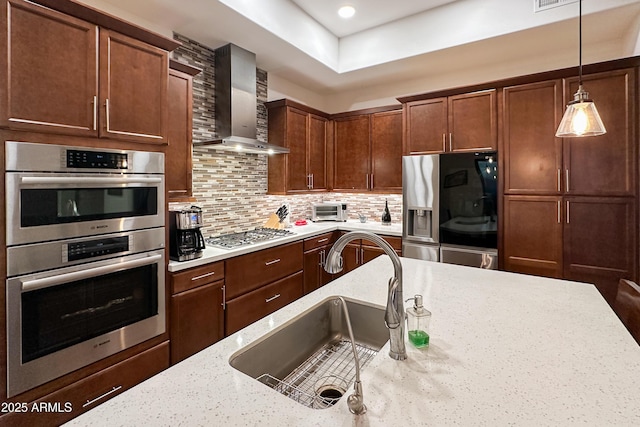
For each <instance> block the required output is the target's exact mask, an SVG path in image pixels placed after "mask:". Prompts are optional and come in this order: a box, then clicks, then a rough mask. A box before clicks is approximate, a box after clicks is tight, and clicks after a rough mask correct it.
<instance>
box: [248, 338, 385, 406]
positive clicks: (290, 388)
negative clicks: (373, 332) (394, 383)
mask: <svg viewBox="0 0 640 427" xmlns="http://www.w3.org/2000/svg"><path fill="white" fill-rule="evenodd" d="M355 346H356V351H357V353H358V357H359V359H360V369H361V370H362V368H363V367H364V366H366V365H367V364H368V363H369V361H370V360H371V359H372V358H373V357H374V356H375V355H376V354H378V351H377V350H374V349H372V348H369V347H367V346H365V345H361V344H358V343H356V345H355ZM355 369H356V366H355V360H354V358H353V349H352V347H351V341H349V340H340V341H336V342H334V343H331V344H328V345H326V346H324V347H322V348H321V349H319V350H318V351H316V352H315V353H313V354H312V355H311V356H310V357H309V358H308V359H307V360H305V361H304V362H303V363H302V364H301V365H300V366H299V367H297V368H296V369H294V370H293V371H292V372H291V373H290V374H289V375H287V377H286V378H284V379H283V380H280V379H278V378H276V377H274V376H271V375H269V374H262V375H260V376H259V377H258V378H257V380H258V381H260V382H261V383H263V384H266V385H268V386H269V387H271V388H272V389H274V390H276V391H277V392H279V393H280V394H283V395H285V396H287V397H289V398H291V399H293V400H295V401H296V402H298V403H301V404H303V405H305V406H307V407H309V408H313V409H324V408H328V407H330V406H333V405H334V404H335V403H336V402H337V401H338V400H340V398H341V397H342V395H343V394H345V393H346V392H347V390H348V388H349V387H350V386H351V384H352V383H353V381H354V380H355V376H356V370H355Z"/></svg>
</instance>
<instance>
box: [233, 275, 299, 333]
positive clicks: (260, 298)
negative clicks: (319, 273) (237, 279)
mask: <svg viewBox="0 0 640 427" xmlns="http://www.w3.org/2000/svg"><path fill="white" fill-rule="evenodd" d="M302 293H303V292H302V272H301V271H300V272H298V273H296V274H293V275H291V276H289V277H285V278H284V279H281V280H278V281H277V282H275V283H272V284H270V285H267V286H264V287H262V288H260V289H257V290H255V291H253V292H249V293H248V294H245V295H243V296H241V297H238V298H235V299H233V300H231V301H229V302H228V303H227V312H226V316H227V319H226V320H227V321H226V323H225V331H226V335H231V334H232V333H234V332H236V331H239V330H240V329H242V328H244V327H245V326H247V325H250V324H251V323H253V322H255V321H256V320H259V319H262V318H263V317H264V316H267V315H269V314H271V313H273V312H274V311H276V310H279V309H281V308H282V307H284V306H285V305H287V304H289V303H290V302H293V301H295V300H297V299H298V298H300V297H301V296H302Z"/></svg>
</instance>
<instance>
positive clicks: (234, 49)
mask: <svg viewBox="0 0 640 427" xmlns="http://www.w3.org/2000/svg"><path fill="white" fill-rule="evenodd" d="M215 84H216V92H215V93H216V101H215V102H216V103H215V111H216V113H215V114H216V134H217V138H216V139H213V140H211V141H202V142H194V143H193V145H195V146H205V145H206V146H210V147H212V148H216V149H220V150H228V151H235V152H241V153H258V154H286V153H288V152H289V149H288V148H285V147H281V146H279V145H273V144H267V143H266V142H262V141H258V138H257V136H258V135H257V126H256V124H257V118H256V116H257V108H258V103H257V100H256V55H255V53H252V52H249V51H247V50H244V49H242V48H241V47H238V46H236V45H234V44H231V43H230V44H228V45H225V46H222V47H220V48H218V49H216V51H215Z"/></svg>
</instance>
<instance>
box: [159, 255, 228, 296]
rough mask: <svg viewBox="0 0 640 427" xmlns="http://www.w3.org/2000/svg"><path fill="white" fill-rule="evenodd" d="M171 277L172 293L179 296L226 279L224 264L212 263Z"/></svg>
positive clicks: (173, 274) (172, 274) (219, 262)
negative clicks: (179, 293)
mask: <svg viewBox="0 0 640 427" xmlns="http://www.w3.org/2000/svg"><path fill="white" fill-rule="evenodd" d="M169 277H171V293H172V294H177V293H178V292H183V291H187V290H189V289H193V288H197V287H198V286H202V285H206V284H207V283H211V282H215V281H218V280H220V279H224V262H223V261H218V262H212V263H211V264H206V265H203V266H200V267H194V268H190V269H188V270H185V271H180V272H177V273H170V276H169Z"/></svg>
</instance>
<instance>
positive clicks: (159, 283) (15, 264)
mask: <svg viewBox="0 0 640 427" xmlns="http://www.w3.org/2000/svg"><path fill="white" fill-rule="evenodd" d="M164 230H165V229H164V227H158V228H154V229H149V230H138V231H132V232H122V233H113V234H104V235H99V236H92V237H84V238H76V239H67V240H58V241H51V242H43V243H37V244H31V245H22V246H15V247H8V248H7V277H8V279H7V282H6V298H7V300H6V302H7V368H8V370H7V395H8V397H12V396H15V395H17V394H19V393H22V392H24V391H26V390H29V389H31V388H33V387H36V386H39V385H41V384H44V383H46V382H48V381H51V380H53V379H55V378H57V377H60V376H62V375H65V374H67V373H69V372H72V371H74V370H76V369H79V368H82V367H83V366H87V365H89V364H91V363H93V362H95V361H98V360H100V359H103V358H105V357H108V356H110V355H113V354H115V353H117V352H119V351H122V350H124V349H127V348H129V347H132V346H134V345H136V344H139V343H141V342H143V341H145V340H148V339H151V338H153V337H155V336H158V335H161V334H163V333H164V332H165V330H166V323H165V318H166V313H165V250H164V240H165V231H164ZM45 254H46V256H45Z"/></svg>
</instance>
